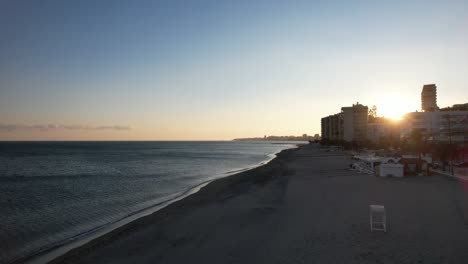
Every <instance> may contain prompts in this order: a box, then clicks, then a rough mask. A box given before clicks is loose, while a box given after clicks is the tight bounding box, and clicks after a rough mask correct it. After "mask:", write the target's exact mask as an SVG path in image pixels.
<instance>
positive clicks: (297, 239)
mask: <svg viewBox="0 0 468 264" xmlns="http://www.w3.org/2000/svg"><path fill="white" fill-rule="evenodd" d="M350 162H351V161H350V157H349V156H348V155H346V153H345V152H342V151H339V150H333V151H332V150H330V149H327V148H321V147H319V146H318V145H306V146H302V147H300V148H297V149H289V150H284V151H282V152H281V153H280V154H278V157H277V158H275V159H274V160H273V161H271V162H269V163H268V164H266V165H264V166H261V167H258V168H255V169H253V170H250V171H246V172H243V173H240V174H236V175H233V176H229V177H226V178H223V179H219V180H215V181H213V182H212V183H210V184H208V185H207V186H206V187H204V188H202V189H201V190H200V191H199V192H197V193H195V194H193V195H191V196H189V197H187V198H185V199H183V200H180V201H177V202H175V203H173V204H171V205H169V206H168V207H166V208H164V209H162V210H160V211H158V212H156V213H154V214H152V215H149V216H146V217H143V218H140V219H138V220H136V221H134V222H131V223H129V224H127V225H125V226H123V227H120V228H118V229H116V230H114V231H112V232H110V233H108V234H106V235H104V236H102V237H99V238H97V239H95V240H93V241H91V242H90V243H88V244H86V245H84V246H82V247H80V248H77V249H74V250H72V251H70V252H68V253H67V254H65V255H64V256H62V257H60V258H58V259H56V260H54V261H52V263H187V262H191V263H466V261H467V260H468V250H467V249H468V247H467V245H468V194H467V193H466V192H465V191H464V190H463V186H462V185H461V184H460V183H459V182H457V181H455V180H453V179H450V178H447V177H443V176H429V177H423V176H420V177H409V178H398V179H397V178H379V177H375V176H372V175H367V174H359V173H358V172H355V171H350V170H348V165H349V163H350ZM370 204H380V205H384V206H385V208H386V210H387V222H388V226H387V229H388V230H387V232H386V233H384V232H377V231H374V232H370V228H369V205H370Z"/></svg>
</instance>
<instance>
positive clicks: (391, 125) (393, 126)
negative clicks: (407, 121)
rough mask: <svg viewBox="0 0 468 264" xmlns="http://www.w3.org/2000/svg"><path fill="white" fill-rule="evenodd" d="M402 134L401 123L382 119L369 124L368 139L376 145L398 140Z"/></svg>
mask: <svg viewBox="0 0 468 264" xmlns="http://www.w3.org/2000/svg"><path fill="white" fill-rule="evenodd" d="M400 134H401V127H400V122H396V121H393V120H390V119H383V118H382V119H381V120H380V119H379V120H378V121H376V122H372V123H368V124H367V139H368V140H370V141H372V142H374V143H378V142H381V141H382V140H398V139H399V138H400Z"/></svg>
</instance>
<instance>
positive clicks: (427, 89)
mask: <svg viewBox="0 0 468 264" xmlns="http://www.w3.org/2000/svg"><path fill="white" fill-rule="evenodd" d="M421 109H422V110H423V111H424V112H433V111H436V110H437V109H438V107H437V86H436V85H435V84H425V85H424V86H423V89H422V92H421Z"/></svg>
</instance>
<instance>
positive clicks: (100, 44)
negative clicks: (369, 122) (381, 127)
mask: <svg viewBox="0 0 468 264" xmlns="http://www.w3.org/2000/svg"><path fill="white" fill-rule="evenodd" d="M467 13H468V2H467V1H430V0H428V1H410V0H406V1H399V0H395V1H378V0H377V1H376V0H372V1H312V0H310V1H274V0H269V1H254V0H250V1H243V0H236V1H219V0H213V1H204V0H197V1H189V0H184V1H178V0H172V1H169V0H168V1H136V0H135V1H94V0H93V1H91V0H82V1H67V0H62V1H59V0H57V1H49V0H43V1H24V0H11V1H10V0H0V140H230V139H233V138H239V137H254V136H263V135H302V134H304V133H307V134H311V135H313V134H315V133H320V118H321V117H323V116H327V115H330V114H334V113H337V112H339V111H340V109H341V107H342V106H350V105H352V104H353V103H356V102H359V103H361V104H364V105H368V106H369V107H370V106H372V105H376V106H377V113H378V115H381V116H382V115H383V116H387V117H398V116H401V115H402V114H404V113H406V112H411V111H415V110H420V93H421V89H422V86H423V85H424V84H428V83H435V84H436V85H437V87H438V105H439V106H442V107H443V106H451V105H453V104H456V103H466V102H468V74H467V70H468V46H467V43H468V16H467V15H466V14H467Z"/></svg>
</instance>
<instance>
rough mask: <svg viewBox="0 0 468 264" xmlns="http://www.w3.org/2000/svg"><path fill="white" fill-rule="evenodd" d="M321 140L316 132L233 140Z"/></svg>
mask: <svg viewBox="0 0 468 264" xmlns="http://www.w3.org/2000/svg"><path fill="white" fill-rule="evenodd" d="M314 140H320V136H319V135H318V134H315V135H314V136H309V135H307V134H303V135H302V136H266V135H265V136H263V137H252V138H235V139H233V141H314Z"/></svg>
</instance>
